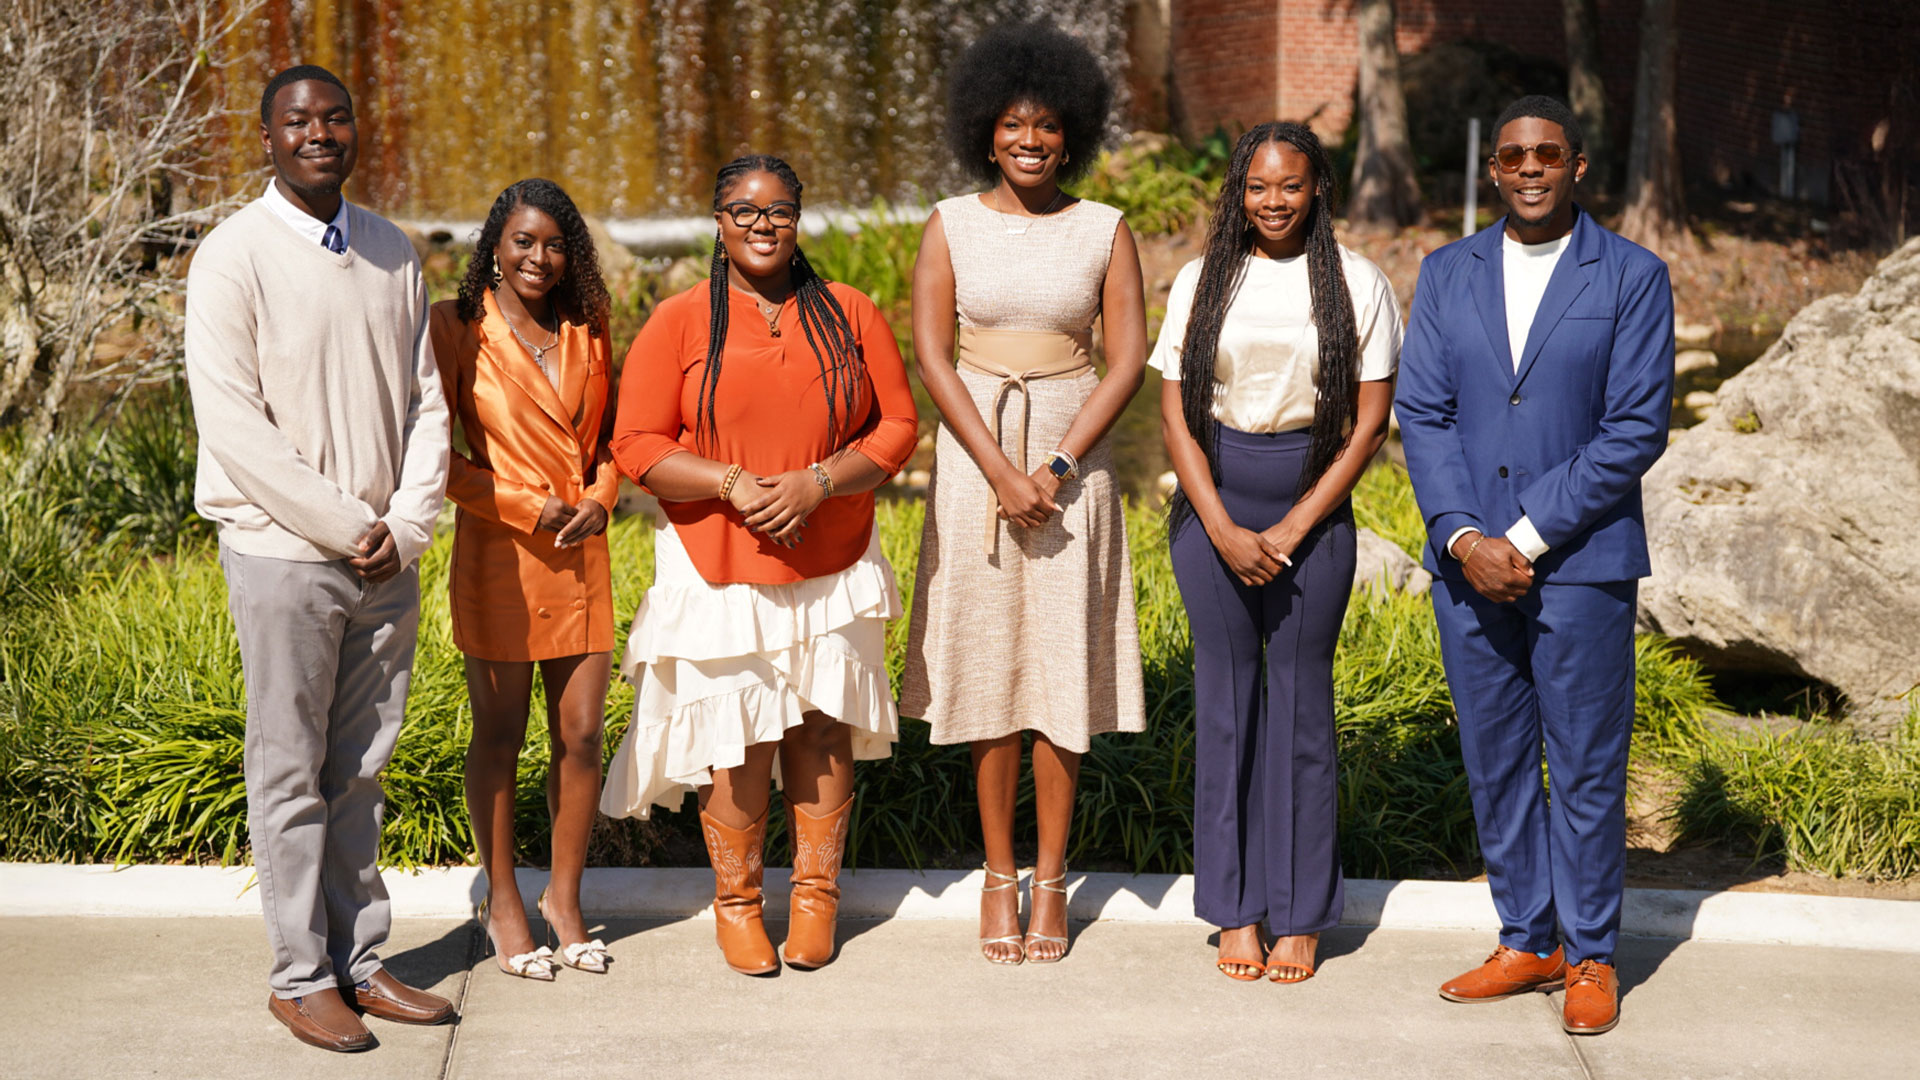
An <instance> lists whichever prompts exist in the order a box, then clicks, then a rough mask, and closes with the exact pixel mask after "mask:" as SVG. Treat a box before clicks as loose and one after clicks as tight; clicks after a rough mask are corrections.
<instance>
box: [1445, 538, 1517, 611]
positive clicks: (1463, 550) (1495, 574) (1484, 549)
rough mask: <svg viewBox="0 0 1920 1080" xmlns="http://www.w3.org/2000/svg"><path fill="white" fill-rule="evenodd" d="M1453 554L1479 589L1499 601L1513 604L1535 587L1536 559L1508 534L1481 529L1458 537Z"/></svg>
mask: <svg viewBox="0 0 1920 1080" xmlns="http://www.w3.org/2000/svg"><path fill="white" fill-rule="evenodd" d="M1452 554H1453V557H1454V558H1456V559H1458V560H1460V570H1461V572H1463V573H1465V574H1466V575H1467V584H1469V585H1471V586H1473V589H1474V591H1475V592H1477V593H1479V594H1480V595H1481V596H1484V597H1486V598H1487V599H1489V600H1491V601H1493V602H1494V603H1496V604H1511V603H1513V602H1514V601H1515V600H1518V599H1520V598H1521V597H1523V596H1525V595H1527V590H1528V589H1531V588H1533V562H1532V561H1531V560H1529V559H1528V558H1527V557H1526V556H1525V555H1522V554H1520V549H1519V548H1516V547H1514V546H1513V541H1511V540H1508V539H1507V538H1506V537H1504V536H1486V535H1483V534H1482V533H1481V532H1480V531H1479V530H1478V529H1474V530H1471V531H1469V532H1465V533H1462V534H1461V536H1460V539H1458V540H1456V541H1454V544H1453V552H1452Z"/></svg>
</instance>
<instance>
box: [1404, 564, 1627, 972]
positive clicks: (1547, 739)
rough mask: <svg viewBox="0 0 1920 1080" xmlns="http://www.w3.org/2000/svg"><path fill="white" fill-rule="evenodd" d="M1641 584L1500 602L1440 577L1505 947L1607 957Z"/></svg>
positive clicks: (1622, 848) (1443, 647) (1448, 656)
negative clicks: (1560, 948)
mask: <svg viewBox="0 0 1920 1080" xmlns="http://www.w3.org/2000/svg"><path fill="white" fill-rule="evenodd" d="M1638 589H1639V583H1638V582H1633V581H1620V582H1608V583H1604V584H1598V585H1556V584H1552V583H1545V584H1541V585H1537V586H1535V587H1534V588H1533V590H1532V591H1530V592H1528V593H1527V595H1525V596H1523V597H1521V598H1520V599H1519V600H1517V601H1515V602H1513V603H1511V604H1496V603H1493V602H1492V601H1490V600H1488V599H1487V598H1485V597H1483V596H1481V595H1480V594H1479V593H1477V592H1475V591H1474V590H1473V586H1471V585H1468V584H1467V583H1466V582H1464V581H1446V580H1436V581H1435V582H1434V583H1433V612H1434V617H1435V619H1436V620H1437V621H1438V623H1439V625H1440V654H1441V659H1442V660H1443V661H1444V662H1445V664H1446V669H1447V686H1448V688H1449V689H1450V690H1451V691H1452V693H1453V707H1454V711H1455V712H1456V713H1458V714H1459V717H1460V749H1461V752H1462V755H1463V756H1464V757H1465V759H1466V766H1467V783H1468V786H1469V787H1470V789H1471V791H1472V793H1473V816H1474V821H1475V822H1476V823H1477V824H1478V826H1479V828H1480V850H1481V852H1482V854H1483V855H1484V856H1485V857H1486V861H1487V881H1488V883H1489V884H1490V885H1491V886H1492V889H1493V906H1494V908H1495V910H1497V911H1498V912H1499V913H1500V943H1501V944H1502V945H1506V946H1509V947H1511V948H1515V949H1529V950H1532V951H1534V952H1549V951H1551V950H1552V949H1553V947H1554V946H1555V944H1559V943H1564V944H1565V945H1566V948H1567V960H1568V962H1570V963H1577V962H1579V961H1581V960H1603V961H1609V962H1610V961H1611V960H1612V958H1613V952H1614V946H1615V944H1616V942H1617V941H1618V939H1619V936H1620V897H1621V888H1622V886H1623V884H1624V879H1625V875H1626V858H1627V743H1628V740H1629V738H1630V736H1631V735H1632V733H1633V685H1634V659H1633V612H1634V599H1635V595H1636V593H1637V592H1638ZM1542 745H1544V746H1545V749H1546V763H1547V777H1548V782H1549V783H1550V784H1551V785H1552V796H1551V799H1549V797H1548V793H1547V791H1546V789H1545V788H1544V787H1543V786H1542V784H1541V782H1540V759H1541V747H1542Z"/></svg>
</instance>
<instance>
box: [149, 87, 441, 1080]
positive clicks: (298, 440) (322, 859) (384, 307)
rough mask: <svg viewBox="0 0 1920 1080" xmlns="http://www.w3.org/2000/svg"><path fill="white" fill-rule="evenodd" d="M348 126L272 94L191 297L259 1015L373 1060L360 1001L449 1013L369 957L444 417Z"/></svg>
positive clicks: (332, 107) (437, 489) (419, 317)
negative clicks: (257, 192)
mask: <svg viewBox="0 0 1920 1080" xmlns="http://www.w3.org/2000/svg"><path fill="white" fill-rule="evenodd" d="M355 123H356V118H355V116H354V111H353V98H352V96H351V95H350V94H348V93H347V89H346V87H344V86H342V85H341V83H340V80H339V79H337V78H335V77H334V76H333V75H332V74H331V73H329V72H328V71H326V70H325V69H324V68H319V67H314V66H311V65H300V66H298V67H292V68H288V69H287V70H285V71H282V72H280V73H279V74H278V75H275V76H274V77H273V78H272V79H271V80H270V81H269V82H268V83H267V86H266V89H265V90H264V91H263V92H262V94H261V96H260V142H261V145H262V147H263V148H264V149H265V151H266V154H267V158H268V160H269V161H270V162H271V163H272V166H273V174H274V176H273V181H272V182H271V183H270V184H268V186H267V190H266V191H265V193H263V194H262V195H261V197H260V198H258V199H255V200H254V201H253V202H251V203H248V204H247V205H246V206H245V207H243V208H241V209H240V210H239V211H238V212H237V213H235V214H234V215H233V216H232V217H230V218H228V219H227V220H226V221H224V222H222V223H220V225H219V226H218V227H217V228H215V229H214V230H213V231H212V232H211V233H209V234H208V235H207V238H206V239H205V240H203V241H202V242H201V244H200V247H199V250H198V251H196V252H195V253H194V258H193V266H192V269H191V270H189V271H188V274H187V305H186V368H187V384H188V387H189V389H190V391H191V393H192V397H193V412H194V421H195V424H196V426H197V427H198V428H199V433H200V450H199V455H200V456H199V472H198V477H197V479H196V481H195V486H194V506H195V508H196V509H197V510H198V511H199V512H200V513H201V515H202V516H204V517H206V518H209V519H211V520H212V521H214V522H215V523H217V524H218V526H219V530H220V566H221V569H222V570H223V571H224V572H225V574H226V578H227V601H228V606H229V608H230V610H231V611H232V614H233V622H234V631H235V633H236V634H237V636H238V637H239V643H240V661H241V665H242V669H243V671H244V673H245V677H246V688H247V734H246V750H245V756H244V769H245V773H246V787H247V826H248V834H249V837H250V839H251V844H252V850H253V864H254V872H255V874H256V875H257V876H258V879H259V887H260V904H261V907H262V908H263V909H264V911H265V913H266V920H267V941H268V944H269V945H270V946H271V947H272V950H273V965H272V968H271V969H270V971H269V973H268V976H267V984H268V986H269V987H270V988H271V990H272V993H271V994H270V995H269V997H268V999H267V1009H268V1011H269V1012H270V1013H272V1014H273V1016H274V1018H275V1019H277V1020H279V1021H280V1022H281V1023H283V1024H285V1025H286V1026H287V1027H288V1029H289V1030H291V1031H292V1032H293V1034H294V1037H296V1038H298V1039H300V1040H301V1041H302V1042H306V1043H310V1044H312V1045H314V1046H319V1047H323V1048H325V1049H328V1050H337V1051H354V1050H365V1049H367V1048H369V1047H371V1046H373V1045H374V1038H373V1034H372V1033H371V1032H370V1031H368V1030H367V1027H366V1025H365V1024H363V1023H362V1022H361V1020H360V1017H359V1016H358V1015H356V1012H355V1009H356V1008H357V1009H358V1010H359V1011H360V1012H364V1013H365V1014H366V1015H369V1016H375V1017H380V1018H382V1019H386V1020H394V1021H398V1022H401V1023H411V1024H438V1023H443V1022H445V1021H447V1020H449V1019H451V1018H452V1017H453V1006H452V1004H451V1003H449V1002H448V1001H447V1000H446V999H444V998H441V997H438V996H436V995H433V994H429V993H425V992H423V991H420V990H416V989H414V988H412V987H409V986H406V985H405V984H403V983H401V982H400V980H398V979H396V978H394V977H393V975H391V974H389V973H388V972H387V970H386V968H385V967H384V965H382V963H381V961H380V956H379V949H380V947H381V946H382V945H383V944H385V942H386V940H387V931H388V928H389V926H390V925H391V921H392V920H391V917H390V913H389V910H388V904H387V890H386V886H385V885H383V884H382V883H381V881H380V872H379V870H378V869H377V867H376V865H375V860H376V859H377V858H378V856H379V854H380V818H381V812H382V810H383V808H384V803H385V800H384V796H383V794H382V792H381V788H380V770H381V769H382V768H384V767H385V766H386V764H387V760H388V758H390V757H391V756H392V754H393V748H394V743H395V742H396V741H397V739H398V738H399V735H400V723H401V719H402V717H403V715H404V713H405V709H406V701H407V685H408V680H409V677H410V675H411V674H412V671H413V649H414V638H415V634H416V631H417V630H418V629H419V623H420V576H419V567H418V565H417V564H418V560H419V558H420V553H421V552H423V551H425V550H426V548H427V545H428V543H429V542H431V541H432V539H433V525H434V520H435V519H436V518H437V517H438V516H439V513H440V503H441V489H442V488H443V487H444V485H445V483H446V477H447V406H446V402H445V401H444V400H443V399H442V397H441V393H440V375H439V372H438V371H436V370H435V367H434V361H433V348H432V345H431V343H430V341H429V340H428V336H427V289H426V284H425V282H424V281H423V280H422V278H421V274H420V261H419V259H418V257H417V256H416V255H415V254H414V250H413V245H412V244H410V243H409V242H408V241H407V238H406V236H405V234H403V233H401V231H400V230H399V229H397V228H395V227H394V226H393V225H392V224H391V223H389V222H387V221H386V220H385V219H383V218H380V217H378V216H376V215H374V214H372V213H369V212H368V211H366V210H363V209H361V208H360V207H358V206H354V205H353V204H351V203H349V202H347V201H346V199H345V198H344V197H343V196H342V195H341V188H342V186H343V185H344V184H345V183H346V182H347V178H348V177H349V176H351V175H352V174H353V166H354V161H355V157H356V152H357V149H358V135H357V130H356V127H355ZM343 992H344V993H345V994H350V995H351V997H352V1005H351V1006H350V1005H349V1004H348V1000H347V998H346V997H343Z"/></svg>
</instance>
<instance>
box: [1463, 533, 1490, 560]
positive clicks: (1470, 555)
mask: <svg viewBox="0 0 1920 1080" xmlns="http://www.w3.org/2000/svg"><path fill="white" fill-rule="evenodd" d="M1486 542H1487V534H1486V533H1481V534H1480V539H1478V540H1475V541H1474V542H1473V543H1471V544H1468V545H1467V553H1466V554H1465V555H1462V556H1460V565H1461V566H1465V565H1467V560H1468V559H1471V558H1473V553H1474V552H1475V551H1478V550H1480V545H1481V544H1484V543H1486Z"/></svg>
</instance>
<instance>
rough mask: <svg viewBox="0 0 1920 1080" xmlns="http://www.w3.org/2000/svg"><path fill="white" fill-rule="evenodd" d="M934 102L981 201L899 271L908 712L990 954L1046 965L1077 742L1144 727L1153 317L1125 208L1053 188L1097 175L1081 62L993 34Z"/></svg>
mask: <svg viewBox="0 0 1920 1080" xmlns="http://www.w3.org/2000/svg"><path fill="white" fill-rule="evenodd" d="M948 81H949V87H950V100H949V103H948V114H947V131H948V143H949V147H950V149H951V150H952V152H953V154H954V158H955V160H956V161H957V162H958V163H959V164H960V166H961V167H962V168H963V169H965V170H966V171H967V172H968V173H969V174H971V175H972V176H973V177H974V178H976V179H977V180H979V181H981V182H982V183H985V184H987V185H990V186H989V187H988V189H987V190H986V191H984V192H981V193H979V194H968V195H961V196H957V197H955V198H951V199H947V200H944V201H942V202H941V203H940V204H939V205H938V206H937V207H935V209H934V213H933V216H932V217H930V218H929V219H928V220H927V226H926V231H925V234H924V237H923V239H922V241H921V245H920V254H919V258H918V259H917V260H916V261H915V263H914V268H913V348H914V353H915V355H916V356H918V358H919V363H920V377H921V380H922V381H923V382H924V383H925V384H926V387H927V393H928V394H929V395H930V396H931V397H932V398H933V402H934V404H935V405H937V406H939V408H940V417H941V424H940V431H939V436H938V439H937V442H936V446H935V450H934V468H933V482H932V484H931V486H930V487H929V490H928V493H927V516H926V526H925V530H924V532H923V533H922V536H921V541H920V565H919V570H918V575H917V578H916V581H915V585H914V603H913V619H912V626H911V631H910V634H909V638H908V644H907V662H906V677H905V681H904V682H903V684H902V688H901V693H900V697H901V708H902V710H903V711H904V712H905V713H906V714H907V715H908V716H916V717H919V718H921V719H923V720H925V721H927V723H929V724H930V725H932V732H931V736H930V737H931V739H932V741H933V742H935V743H938V744H949V743H962V742H964V743H968V744H970V745H971V747H972V751H973V776H974V784H975V789H976V791H977V793H978V796H979V806H980V831H981V834H982V836H983V838H984V840H985V843H986V856H987V859H986V863H985V865H984V866H983V868H982V869H983V870H984V871H985V873H986V877H987V879H988V881H989V882H991V884H988V885H987V886H986V887H985V888H984V889H983V891H982V894H981V897H980V946H981V951H982V953H984V954H985V956H986V958H987V959H988V960H991V961H993V962H994V963H998V964H1018V963H1020V962H1022V961H1023V960H1031V961H1033V962H1034V963H1051V962H1053V961H1057V960H1059V959H1060V958H1061V957H1063V956H1065V955H1066V953H1067V888H1066V875H1067V863H1066V853H1067V840H1068V836H1069V833H1070V832H1071V829H1072V824H1073V798H1074V790H1075V786H1076V783H1077V780H1078V778H1079V771H1080V756H1081V755H1082V754H1084V753H1086V752H1087V748H1088V745H1089V739H1090V738H1091V736H1093V735H1096V734H1100V733H1103V732H1111V731H1141V730H1143V729H1144V728H1145V726H1146V711H1145V706H1144V702H1143V696H1142V693H1141V674H1140V642H1139V629H1138V626H1137V624H1136V622H1135V619H1134V609H1133V574H1132V569H1131V566H1130V565H1129V563H1128V556H1127V528H1126V521H1125V518H1124V515H1123V513H1122V506H1121V501H1120V495H1121V492H1120V485H1119V481H1118V478H1117V477H1116V475H1115V472H1114V465H1113V448H1112V445H1111V443H1110V442H1109V440H1108V438H1107V432H1108V430H1109V429H1110V428H1112V427H1113V423H1114V421H1115V420H1116V419H1117V418H1118V417H1119V415H1120V412H1121V410H1123V409H1124V408H1126V405H1127V402H1128V401H1129V400H1130V399H1131V398H1132V397H1133V395H1134V393H1135V392H1136V391H1138V390H1139V389H1140V383H1141V381H1142V377H1143V371H1144V367H1145V359H1146V351H1147V331H1146V308H1145V305H1144V300H1143V298H1142V287H1141V281H1140V259H1139V255H1138V253H1137V252H1136V251H1135V249H1134V243H1133V234H1132V233H1131V232H1129V231H1128V230H1127V226H1126V223H1125V222H1123V221H1122V220H1121V215H1120V211H1119V210H1116V209H1114V208H1113V207H1111V206H1106V205H1103V204H1101V203H1097V202H1091V201H1088V200H1084V199H1078V198H1075V197H1073V196H1072V195H1069V194H1067V192H1066V191H1064V190H1063V189H1062V188H1061V186H1060V185H1061V183H1062V181H1065V180H1070V179H1071V178H1073V177H1075V176H1079V175H1083V174H1084V173H1085V172H1086V170H1087V169H1088V168H1089V167H1090V166H1092V164H1093V159H1094V155H1095V154H1096V153H1098V151H1099V149H1100V143H1101V140H1102V137H1103V136H1104V134H1105V132H1106V126H1107V114H1108V107H1109V105H1110V103H1111V101H1112V98H1113V88H1112V85H1111V84H1110V83H1109V82H1108V80H1107V77H1106V75H1105V74H1104V73H1102V71H1101V70H1100V65H1099V62H1098V61H1097V60H1095V58H1094V56H1093V53H1092V52H1091V51H1090V50H1089V49H1088V48H1087V46H1086V45H1085V44H1084V43H1083V42H1081V41H1080V40H1079V39H1077V38H1074V37H1072V36H1070V35H1068V34H1066V33H1065V32H1063V31H1061V30H1059V29H1058V28H1056V27H1054V26H1052V25H1051V24H1048V23H1046V22H1042V21H1034V22H1026V23H1009V24H1004V25H1002V26H999V27H997V28H995V29H993V30H990V31H988V32H987V33H986V34H985V35H983V36H982V37H981V38H980V40H978V41H976V42H974V43H973V45H972V46H971V47H970V48H968V49H967V51H966V52H965V53H964V54H962V55H961V57H960V58H959V60H958V62H956V63H955V65H954V67H953V70H952V71H951V73H950V74H949V76H948ZM1095 319H1099V320H1100V323H1101V328H1102V330H1103V332H1104V337H1105V349H1106V364H1107V371H1106V376H1105V377H1104V378H1102V377H1101V376H1099V375H1097V374H1096V373H1095V371H1094V364H1093V355H1092V341H1093V323H1094V320H1095ZM956 322H957V323H958V329H957V330H956V329H955V324H956ZM1028 732H1032V733H1033V782H1034V811H1035V816H1036V817H1037V819H1038V821H1037V824H1038V830H1037V831H1038V834H1039V857H1038V859H1037V860H1036V865H1035V868H1034V876H1033V888H1032V898H1033V910H1032V913H1031V918H1030V919H1029V923H1028V929H1027V932H1026V934H1025V935H1022V934H1021V933H1020V918H1019V916H1020V898H1019V893H1018V891H1017V886H1018V876H1019V875H1018V871H1017V869H1016V866H1015V861H1014V841H1013V816H1014V805H1015V796H1016V793H1017V792H1018V791H1019V788H1020V773H1021V764H1022V762H1021V758H1022V754H1023V742H1024V741H1025V739H1026V736H1027V733H1028Z"/></svg>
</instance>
